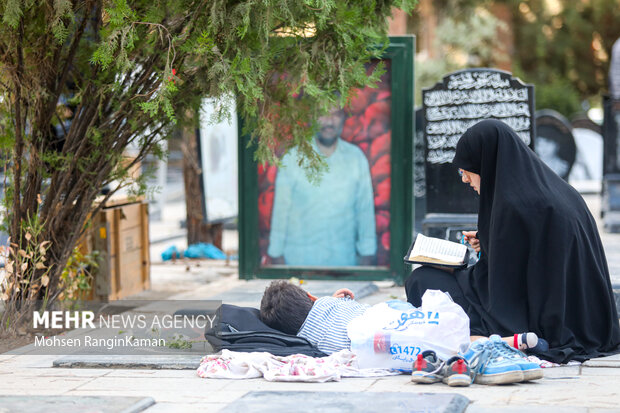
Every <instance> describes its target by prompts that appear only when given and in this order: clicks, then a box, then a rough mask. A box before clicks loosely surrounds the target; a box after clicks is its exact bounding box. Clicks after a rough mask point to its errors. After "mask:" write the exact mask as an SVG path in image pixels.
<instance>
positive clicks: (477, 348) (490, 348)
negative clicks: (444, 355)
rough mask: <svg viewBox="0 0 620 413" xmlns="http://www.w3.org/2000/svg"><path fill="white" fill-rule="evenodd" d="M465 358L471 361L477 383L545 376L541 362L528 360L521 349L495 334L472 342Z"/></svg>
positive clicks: (525, 379)
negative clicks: (511, 345) (539, 363)
mask: <svg viewBox="0 0 620 413" xmlns="http://www.w3.org/2000/svg"><path fill="white" fill-rule="evenodd" d="M463 358H465V359H466V360H467V361H468V362H469V365H470V367H471V368H472V371H473V372H474V383H477V384H509V383H519V382H522V381H529V380H537V379H540V378H542V376H543V372H542V369H541V368H540V366H539V365H538V364H536V363H532V362H530V361H528V360H527V359H526V358H525V355H524V354H523V353H522V352H521V351H519V350H517V349H515V348H513V347H510V346H509V345H508V344H506V343H505V342H504V341H503V340H502V339H501V337H500V336H498V335H496V334H494V335H492V336H491V337H490V338H488V339H487V338H481V339H478V340H476V341H474V342H473V343H471V344H470V346H469V348H468V349H467V351H466V352H465V353H464V354H463Z"/></svg>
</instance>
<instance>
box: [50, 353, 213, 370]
mask: <svg viewBox="0 0 620 413" xmlns="http://www.w3.org/2000/svg"><path fill="white" fill-rule="evenodd" d="M202 357H203V356H202V355H182V356H181V355H180V356H141V355H136V356H119V355H117V356H104V355H98V356H94V355H92V356H91V355H83V356H80V355H73V356H65V357H62V358H59V359H57V360H54V362H53V364H52V365H53V367H72V368H73V367H86V368H107V369H170V370H195V369H197V368H198V366H200V360H201V359H202Z"/></svg>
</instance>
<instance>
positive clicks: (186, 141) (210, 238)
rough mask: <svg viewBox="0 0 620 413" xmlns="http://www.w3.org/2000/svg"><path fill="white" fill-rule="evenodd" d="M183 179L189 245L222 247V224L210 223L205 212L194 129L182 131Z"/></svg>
mask: <svg viewBox="0 0 620 413" xmlns="http://www.w3.org/2000/svg"><path fill="white" fill-rule="evenodd" d="M182 137H183V143H182V146H181V148H182V151H183V181H184V184H185V203H186V207H185V208H186V212H187V221H186V222H187V245H192V244H197V243H199V242H204V243H210V244H213V245H215V246H216V247H218V248H219V249H222V225H221V224H208V223H207V222H206V221H205V219H204V218H205V217H204V214H203V211H204V208H203V203H204V202H205V197H204V194H203V190H202V185H201V179H202V174H201V165H200V163H199V156H198V152H199V147H198V141H197V139H198V137H197V136H196V133H195V132H194V130H190V129H189V128H185V129H183V131H182Z"/></svg>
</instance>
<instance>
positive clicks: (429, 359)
mask: <svg viewBox="0 0 620 413" xmlns="http://www.w3.org/2000/svg"><path fill="white" fill-rule="evenodd" d="M443 365H444V363H443V361H441V360H440V359H439V357H437V354H435V352H434V351H433V350H426V351H423V352H422V354H418V358H417V359H416V360H415V361H414V362H413V368H412V370H413V371H412V373H411V381H412V382H414V383H424V384H431V383H437V382H438V381H441V379H442V378H443V375H442V368H443Z"/></svg>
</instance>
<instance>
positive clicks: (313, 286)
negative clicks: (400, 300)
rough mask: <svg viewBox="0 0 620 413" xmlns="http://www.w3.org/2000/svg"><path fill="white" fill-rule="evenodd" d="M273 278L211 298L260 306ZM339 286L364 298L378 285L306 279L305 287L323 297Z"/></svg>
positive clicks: (237, 303)
mask: <svg viewBox="0 0 620 413" xmlns="http://www.w3.org/2000/svg"><path fill="white" fill-rule="evenodd" d="M271 281H273V280H251V281H248V282H247V283H246V284H244V285H242V286H239V287H236V288H232V289H230V290H228V291H224V292H222V293H220V294H217V295H214V296H212V297H209V299H210V300H221V301H222V302H224V303H226V304H235V305H240V304H243V305H249V306H252V307H258V306H259V305H260V300H261V298H263V293H264V292H265V288H267V286H268V285H269V284H270V283H271ZM339 288H348V289H350V290H351V291H352V292H353V294H354V295H355V299H356V300H358V299H360V298H364V297H366V296H368V295H370V294H372V293H374V292H375V291H377V290H378V287H377V286H376V285H375V284H373V283H372V282H370V281H348V280H335V281H315V280H311V281H305V282H304V284H303V289H304V290H306V291H308V292H309V293H311V294H312V295H314V296H317V297H323V296H329V295H332V294H333V293H334V292H335V291H336V290H337V289H339Z"/></svg>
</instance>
